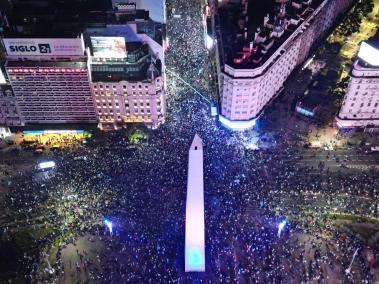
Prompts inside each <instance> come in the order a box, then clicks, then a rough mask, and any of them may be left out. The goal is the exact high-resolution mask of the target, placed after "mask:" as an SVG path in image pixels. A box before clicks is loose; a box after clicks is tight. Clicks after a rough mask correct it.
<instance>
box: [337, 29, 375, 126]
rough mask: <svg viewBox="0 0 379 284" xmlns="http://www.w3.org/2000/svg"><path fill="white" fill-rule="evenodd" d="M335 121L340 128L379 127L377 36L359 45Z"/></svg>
mask: <svg viewBox="0 0 379 284" xmlns="http://www.w3.org/2000/svg"><path fill="white" fill-rule="evenodd" d="M336 120H337V125H338V126H339V127H340V128H354V127H376V128H377V127H379V33H377V35H376V36H375V37H374V38H373V39H371V40H369V41H367V42H362V44H361V46H360V49H359V52H358V56H357V59H356V60H355V62H354V65H353V67H352V70H351V72H350V81H349V85H348V88H347V91H346V95H345V97H344V100H343V103H342V107H341V109H340V111H339V113H338V116H337V119H336Z"/></svg>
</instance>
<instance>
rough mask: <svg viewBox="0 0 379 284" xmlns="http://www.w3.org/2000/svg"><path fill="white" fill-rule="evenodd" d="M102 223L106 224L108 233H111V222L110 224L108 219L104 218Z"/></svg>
mask: <svg viewBox="0 0 379 284" xmlns="http://www.w3.org/2000/svg"><path fill="white" fill-rule="evenodd" d="M104 224H105V226H107V228H108V230H109V233H110V234H111V235H112V233H113V224H112V222H111V221H109V220H107V219H105V220H104Z"/></svg>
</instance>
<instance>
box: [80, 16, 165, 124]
mask: <svg viewBox="0 0 379 284" xmlns="http://www.w3.org/2000/svg"><path fill="white" fill-rule="evenodd" d="M98 34H101V35H102V37H100V38H99V37H98V36H97V35H98ZM86 38H87V40H88V41H90V42H91V43H90V44H89V45H90V46H91V48H90V49H91V59H90V67H91V87H92V94H93V97H94V99H95V107H96V112H97V115H98V118H99V127H100V128H101V129H118V128H121V127H125V126H126V124H127V123H143V124H146V125H147V126H150V127H152V128H156V127H158V126H159V125H160V124H162V123H163V122H164V117H165V105H166V102H165V95H164V84H163V78H164V76H163V64H162V62H163V48H162V46H161V45H160V44H158V43H157V42H155V41H154V40H153V39H151V38H150V37H148V36H147V35H146V34H143V33H142V34H140V33H138V32H137V28H136V24H135V23H129V24H126V25H109V26H107V27H105V28H102V29H101V30H100V29H98V28H96V29H88V30H87V31H86ZM116 41H117V43H116ZM115 46H118V48H117V49H116V48H114V47H115ZM104 51H106V52H104Z"/></svg>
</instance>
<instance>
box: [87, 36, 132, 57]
mask: <svg viewBox="0 0 379 284" xmlns="http://www.w3.org/2000/svg"><path fill="white" fill-rule="evenodd" d="M91 45H92V52H93V56H94V57H102V58H124V57H126V47H125V39H124V38H123V37H92V36H91Z"/></svg>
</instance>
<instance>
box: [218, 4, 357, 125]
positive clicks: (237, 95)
mask: <svg viewBox="0 0 379 284" xmlns="http://www.w3.org/2000/svg"><path fill="white" fill-rule="evenodd" d="M224 2H226V3H223V5H222V6H221V7H220V8H219V15H220V19H221V20H220V24H221V30H222V35H221V39H220V40H219V43H220V45H219V48H220V54H221V62H222V71H221V74H220V80H219V81H220V86H219V87H220V96H221V115H220V121H221V122H222V123H223V124H224V125H226V126H228V127H230V128H234V129H246V128H250V127H253V126H254V124H255V120H256V118H258V117H259V115H260V114H261V113H262V111H263V110H264V108H265V106H266V105H267V104H269V103H270V102H271V101H272V100H273V99H274V98H275V97H276V96H277V95H278V94H279V93H280V91H281V89H282V87H283V83H284V82H285V81H286V79H287V78H288V76H289V75H290V74H291V72H292V71H293V70H294V69H295V68H296V66H298V65H299V64H301V63H302V62H304V60H305V59H306V58H307V57H308V55H309V52H310V49H311V47H312V44H313V43H314V42H315V41H317V40H318V39H319V38H320V37H321V36H323V35H325V33H326V32H327V30H328V29H329V28H330V27H331V26H332V24H333V23H334V21H335V20H336V18H337V17H338V15H339V14H340V13H342V12H344V11H345V10H346V9H347V8H348V7H349V6H350V5H351V3H352V2H353V1H352V0H333V1H332V0H302V1H301V0H292V1H291V0H276V1H264V3H263V2H262V1H261V2H259V1H258V2H259V9H257V4H256V3H254V2H257V0H250V1H248V0H241V1H239V3H238V4H235V2H236V1H232V2H230V3H229V2H228V1H224ZM254 4H255V5H254ZM262 18H263V19H262ZM261 21H262V22H263V23H262V22H261Z"/></svg>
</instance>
